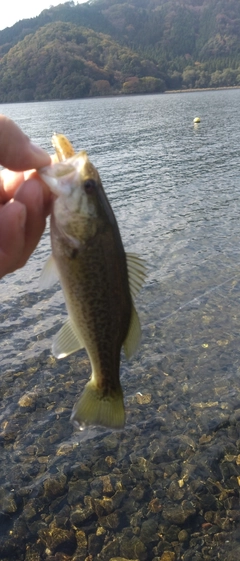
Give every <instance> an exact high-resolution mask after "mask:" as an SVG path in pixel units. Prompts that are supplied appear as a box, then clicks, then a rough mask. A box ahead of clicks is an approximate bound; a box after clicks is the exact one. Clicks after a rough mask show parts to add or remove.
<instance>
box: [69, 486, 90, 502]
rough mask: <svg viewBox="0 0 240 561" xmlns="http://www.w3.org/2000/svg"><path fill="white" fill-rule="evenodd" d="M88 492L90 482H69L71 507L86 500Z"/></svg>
mask: <svg viewBox="0 0 240 561" xmlns="http://www.w3.org/2000/svg"><path fill="white" fill-rule="evenodd" d="M87 491H88V482H87V481H84V480H80V481H74V482H73V483H72V482H71V481H70V482H69V487H68V496H67V498H68V503H69V504H70V505H73V504H76V503H77V502H79V501H81V499H84V497H85V495H86V494H87Z"/></svg>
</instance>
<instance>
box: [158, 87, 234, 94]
mask: <svg viewBox="0 0 240 561" xmlns="http://www.w3.org/2000/svg"><path fill="white" fill-rule="evenodd" d="M239 89H240V86H219V88H189V89H188V90H165V92H163V93H165V94H176V93H192V92H215V91H217V90H239Z"/></svg>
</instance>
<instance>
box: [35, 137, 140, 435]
mask: <svg viewBox="0 0 240 561" xmlns="http://www.w3.org/2000/svg"><path fill="white" fill-rule="evenodd" d="M52 142H53V146H54V147H55V150H56V154H57V159H58V160H59V161H58V162H56V163H53V164H52V165H51V166H48V167H45V168H42V169H41V170H39V174H40V176H41V177H42V179H43V180H44V181H45V183H47V185H49V187H50V189H51V191H52V193H53V194H54V195H55V197H54V202H53V208H52V213H51V243H52V256H51V257H50V258H49V259H48V261H47V263H46V265H45V268H44V270H43V273H42V277H41V281H40V282H41V288H48V287H49V286H51V285H52V284H53V283H54V282H55V281H56V280H57V279H59V280H60V283H61V286H62V289H63V293H64V297H65V302H66V307H67V311H68V319H67V322H66V323H65V325H64V326H63V327H62V328H61V330H60V331H59V333H58V334H57V335H56V336H55V339H54V342H53V347H52V351H53V354H54V356H55V357H57V358H63V357H66V356H68V355H69V354H71V353H73V352H75V351H77V350H79V349H81V348H83V347H84V348H85V349H86V351H87V354H88V356H89V360H90V363H91V367H92V374H91V378H90V381H89V382H88V383H87V384H86V386H85V389H84V391H83V393H82V395H81V397H80V399H79V401H78V402H77V403H76V405H75V407H74V409H73V412H72V416H71V419H72V420H73V421H74V422H75V423H77V424H79V425H84V424H86V425H88V424H91V425H102V426H105V427H112V428H121V427H123V426H124V423H125V412H124V404H123V393H122V389H121V385H120V380H119V367H120V352H121V348H122V346H123V348H124V351H125V355H126V357H127V358H130V356H131V355H132V354H133V353H134V352H135V350H136V348H137V347H138V345H139V342H140V337H141V328H140V323H139V319H138V315H137V312H136V310H135V307H134V304H133V299H132V298H133V296H134V295H136V293H137V292H138V290H139V289H140V288H141V286H142V283H143V281H144V278H145V273H146V268H145V265H144V262H143V261H142V260H141V259H139V257H138V256H136V255H135V254H130V255H127V254H126V253H125V251H124V248H123V244H122V240H121V236H120V233H119V229H118V225H117V221H116V218H115V216H114V213H113V211H112V208H111V206H110V203H109V201H108V199H107V196H106V194H105V192H104V190H103V186H102V183H101V179H100V177H99V174H98V172H97V170H96V168H95V167H94V166H93V164H92V163H91V162H90V161H89V159H88V156H87V154H86V152H84V151H82V152H79V154H76V155H75V153H74V150H73V147H72V145H71V144H70V142H69V141H68V140H67V139H66V138H65V137H64V136H63V135H56V134H55V135H54V136H53V139H52ZM55 160H56V157H55Z"/></svg>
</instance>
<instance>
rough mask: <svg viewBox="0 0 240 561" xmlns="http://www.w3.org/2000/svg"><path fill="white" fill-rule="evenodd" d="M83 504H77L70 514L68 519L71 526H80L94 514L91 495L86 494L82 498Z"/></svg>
mask: <svg viewBox="0 0 240 561" xmlns="http://www.w3.org/2000/svg"><path fill="white" fill-rule="evenodd" d="M84 503H85V506H81V505H77V506H76V507H75V508H73V510H72V511H71V514H70V520H71V523H72V524H73V526H76V527H81V526H82V524H83V523H84V522H85V521H86V520H88V518H90V517H91V516H92V515H93V514H94V508H93V501H92V499H91V497H88V496H86V497H85V499H84Z"/></svg>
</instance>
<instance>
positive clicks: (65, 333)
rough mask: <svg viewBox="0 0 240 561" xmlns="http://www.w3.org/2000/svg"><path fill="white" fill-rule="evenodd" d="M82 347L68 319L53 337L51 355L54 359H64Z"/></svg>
mask: <svg viewBox="0 0 240 561" xmlns="http://www.w3.org/2000/svg"><path fill="white" fill-rule="evenodd" d="M83 347H84V345H83V343H82V341H81V340H80V338H79V337H78V335H76V333H75V331H74V328H73V326H72V323H71V320H70V319H68V320H67V321H66V323H65V324H64V325H63V327H62V328H61V329H60V331H59V332H58V333H57V335H55V338H54V341H53V346H52V353H53V355H54V356H55V357H56V358H64V357H65V356H68V355H70V354H72V353H75V352H76V351H79V349H82V348H83Z"/></svg>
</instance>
